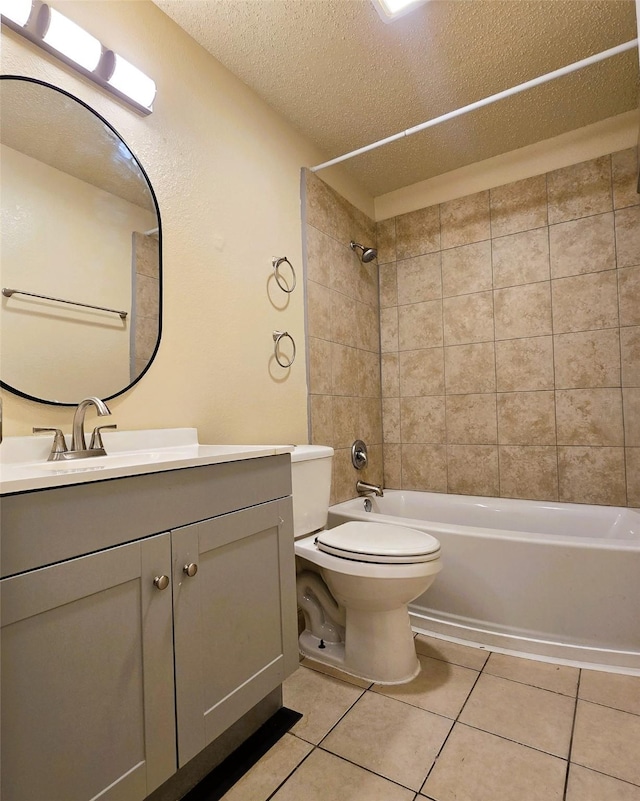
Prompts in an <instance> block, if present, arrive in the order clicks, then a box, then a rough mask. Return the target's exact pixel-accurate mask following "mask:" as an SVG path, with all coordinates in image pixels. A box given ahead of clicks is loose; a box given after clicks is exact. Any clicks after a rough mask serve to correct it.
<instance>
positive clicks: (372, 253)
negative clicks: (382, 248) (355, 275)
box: [349, 240, 378, 264]
mask: <svg viewBox="0 0 640 801" xmlns="http://www.w3.org/2000/svg"><path fill="white" fill-rule="evenodd" d="M349 247H350V248H351V250H353V251H354V252H355V249H356V248H360V250H361V251H362V256H360V258H361V259H362V261H363V262H364V264H367V263H368V262H370V261H373V260H374V259H375V258H376V257H377V255H378V251H377V250H376V249H375V248H366V247H365V246H364V245H359V244H358V243H357V242H354V241H353V240H352V241H351V242H350V243H349Z"/></svg>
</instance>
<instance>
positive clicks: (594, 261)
mask: <svg viewBox="0 0 640 801" xmlns="http://www.w3.org/2000/svg"><path fill="white" fill-rule="evenodd" d="M549 248H550V257H551V276H552V277H553V278H565V277H566V276H568V275H580V274H582V273H597V272H600V270H615V268H616V246H615V236H614V228H613V212H608V213H607V214H597V215H595V216H594V217H582V218H581V219H578V220H570V221H569V222H564V223H559V224H558V225H552V226H550V227H549Z"/></svg>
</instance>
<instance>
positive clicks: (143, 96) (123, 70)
mask: <svg viewBox="0 0 640 801" xmlns="http://www.w3.org/2000/svg"><path fill="white" fill-rule="evenodd" d="M107 83H108V84H109V85H110V86H113V88H114V89H117V90H118V91H119V92H122V94H124V95H126V96H127V97H130V98H131V99H132V100H135V102H136V103H139V104H140V105H141V106H144V107H145V108H151V104H152V103H153V99H154V98H155V96H156V84H155V81H153V80H152V79H151V78H149V76H148V75H145V74H144V72H142V71H141V70H139V69H138V68H137V67H134V66H133V64H130V63H129V62H128V61H127V60H126V59H124V58H122V56H119V55H118V54H117V53H114V54H113V72H112V73H111V77H110V78H109V79H108V80H107Z"/></svg>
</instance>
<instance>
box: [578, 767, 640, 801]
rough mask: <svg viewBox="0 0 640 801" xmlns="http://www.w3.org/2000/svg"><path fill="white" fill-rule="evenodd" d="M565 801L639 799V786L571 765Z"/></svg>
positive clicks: (630, 800)
mask: <svg viewBox="0 0 640 801" xmlns="http://www.w3.org/2000/svg"><path fill="white" fill-rule="evenodd" d="M567 801H640V787H637V786H636V785H635V784H628V783H627V782H622V781H620V780H619V779H613V778H612V777H611V776H605V775H604V774H602V773H596V772H595V771H593V770H588V769H587V768H583V767H581V766H580V765H571V767H570V768H569V784H568V785H567Z"/></svg>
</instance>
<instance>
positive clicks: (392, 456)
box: [384, 442, 402, 489]
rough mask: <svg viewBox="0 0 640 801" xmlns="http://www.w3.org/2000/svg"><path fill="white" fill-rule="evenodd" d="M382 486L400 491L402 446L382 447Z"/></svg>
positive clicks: (387, 445) (388, 445)
mask: <svg viewBox="0 0 640 801" xmlns="http://www.w3.org/2000/svg"><path fill="white" fill-rule="evenodd" d="M384 486H385V488H387V487H388V488H389V489H402V445H395V444H394V445H392V444H387V443H386V442H385V445H384Z"/></svg>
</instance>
